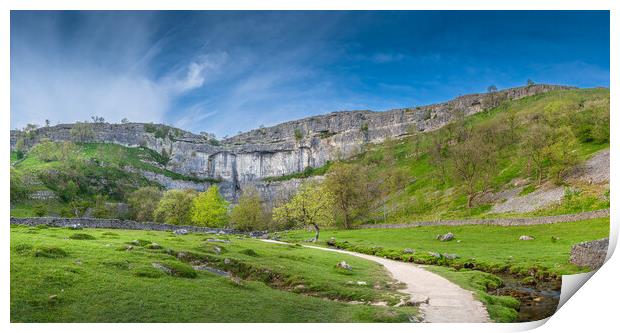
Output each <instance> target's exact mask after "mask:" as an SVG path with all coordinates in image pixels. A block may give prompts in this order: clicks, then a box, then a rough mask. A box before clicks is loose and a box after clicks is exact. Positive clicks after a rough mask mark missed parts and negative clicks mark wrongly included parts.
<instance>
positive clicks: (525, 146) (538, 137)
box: [521, 123, 553, 185]
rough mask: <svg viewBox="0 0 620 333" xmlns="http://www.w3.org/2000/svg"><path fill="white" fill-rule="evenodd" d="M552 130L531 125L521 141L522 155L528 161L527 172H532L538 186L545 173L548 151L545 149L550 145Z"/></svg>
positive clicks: (544, 125)
mask: <svg viewBox="0 0 620 333" xmlns="http://www.w3.org/2000/svg"><path fill="white" fill-rule="evenodd" d="M552 134H553V133H552V129H551V127H549V126H548V125H546V124H544V123H543V124H541V123H535V124H531V125H530V127H529V129H528V131H527V132H526V133H525V134H524V136H523V139H522V141H521V150H522V153H523V154H524V155H525V156H526V157H527V159H528V166H529V168H528V169H529V170H530V171H532V172H533V174H534V176H535V177H536V179H537V182H538V184H539V185H540V184H541V183H542V180H543V178H544V176H545V173H546V167H547V164H548V163H547V158H548V152H549V150H548V149H547V147H548V146H549V145H551V143H552V141H551V140H552Z"/></svg>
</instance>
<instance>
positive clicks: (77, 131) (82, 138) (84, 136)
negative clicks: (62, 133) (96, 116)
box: [69, 121, 95, 142]
mask: <svg viewBox="0 0 620 333" xmlns="http://www.w3.org/2000/svg"><path fill="white" fill-rule="evenodd" d="M69 133H71V137H73V139H74V140H75V141H78V142H87V141H89V140H92V139H93V138H94V137H95V131H93V127H92V125H91V124H89V123H82V122H79V121H78V122H77V123H75V124H74V125H73V127H71V131H69Z"/></svg>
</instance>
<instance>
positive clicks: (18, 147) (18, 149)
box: [15, 137, 26, 159]
mask: <svg viewBox="0 0 620 333" xmlns="http://www.w3.org/2000/svg"><path fill="white" fill-rule="evenodd" d="M15 154H16V155H17V159H22V158H23V157H24V155H25V154H26V143H25V141H24V138H22V137H20V138H19V139H17V141H16V142H15Z"/></svg>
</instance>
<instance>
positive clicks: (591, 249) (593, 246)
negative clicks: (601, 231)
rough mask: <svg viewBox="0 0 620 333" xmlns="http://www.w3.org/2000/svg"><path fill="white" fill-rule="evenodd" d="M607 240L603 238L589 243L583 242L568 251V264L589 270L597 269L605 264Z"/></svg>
mask: <svg viewBox="0 0 620 333" xmlns="http://www.w3.org/2000/svg"><path fill="white" fill-rule="evenodd" d="M608 246H609V238H603V239H599V240H595V241H590V242H583V243H579V244H576V245H573V247H572V248H571V250H570V262H571V263H573V264H575V265H577V266H582V267H589V268H590V269H598V268H599V267H601V266H603V264H604V263H605V258H606V257H607V248H608Z"/></svg>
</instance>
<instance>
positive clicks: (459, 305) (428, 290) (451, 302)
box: [263, 239, 491, 323]
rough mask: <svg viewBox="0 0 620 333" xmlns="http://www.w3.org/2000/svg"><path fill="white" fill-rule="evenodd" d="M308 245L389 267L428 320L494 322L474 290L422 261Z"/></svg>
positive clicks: (436, 321)
mask: <svg viewBox="0 0 620 333" xmlns="http://www.w3.org/2000/svg"><path fill="white" fill-rule="evenodd" d="M263 241H265V242H269V243H276V244H289V243H286V242H280V241H275V240H268V239H264V240H263ZM303 246H304V247H306V248H311V249H317V250H322V251H330V252H338V253H343V254H348V255H352V256H355V257H360V258H363V259H366V260H371V261H374V262H376V263H379V264H381V265H383V267H385V269H387V270H388V271H389V272H390V273H391V274H392V277H393V278H394V279H396V280H398V281H400V282H403V283H404V284H405V285H406V288H405V289H403V290H402V291H403V292H405V293H407V294H409V295H410V296H411V300H412V301H414V302H419V303H421V305H420V310H421V311H422V314H423V315H424V322H427V323H486V322H490V321H491V320H490V319H489V315H488V313H487V311H486V308H485V307H484V305H483V304H482V303H481V302H480V301H478V300H477V299H476V298H475V297H474V295H473V293H472V292H471V291H468V290H465V289H463V288H461V287H459V286H457V285H456V284H454V283H452V282H450V281H448V280H447V279H445V278H443V277H441V276H439V275H437V274H435V273H431V272H429V271H426V270H424V269H423V268H421V267H420V266H418V265H415V264H411V263H407V262H401V261H395V260H390V259H385V258H381V257H376V256H371V255H367V254H362V253H356V252H350V251H345V250H338V249H330V248H324V247H318V246H310V245H303Z"/></svg>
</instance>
